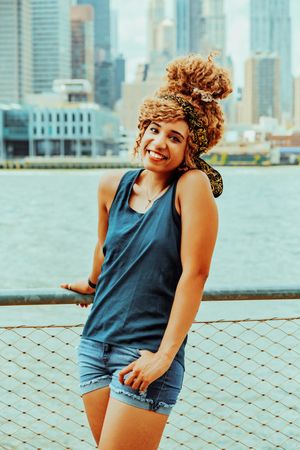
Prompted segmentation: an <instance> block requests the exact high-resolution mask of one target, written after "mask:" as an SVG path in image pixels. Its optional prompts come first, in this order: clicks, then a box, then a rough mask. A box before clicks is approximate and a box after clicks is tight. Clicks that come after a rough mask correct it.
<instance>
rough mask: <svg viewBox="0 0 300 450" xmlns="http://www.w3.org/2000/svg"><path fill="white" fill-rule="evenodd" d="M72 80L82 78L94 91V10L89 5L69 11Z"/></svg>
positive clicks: (79, 6) (75, 7) (74, 7)
mask: <svg viewBox="0 0 300 450" xmlns="http://www.w3.org/2000/svg"><path fill="white" fill-rule="evenodd" d="M71 27H72V78H83V79H86V80H88V81H89V82H90V83H91V86H92V89H94V10H93V8H92V6H91V5H76V6H72V9H71Z"/></svg>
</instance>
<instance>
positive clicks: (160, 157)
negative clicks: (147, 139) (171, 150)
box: [146, 149, 167, 161]
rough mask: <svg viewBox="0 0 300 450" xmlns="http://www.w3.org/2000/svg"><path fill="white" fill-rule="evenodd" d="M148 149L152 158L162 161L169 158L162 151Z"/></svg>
mask: <svg viewBox="0 0 300 450" xmlns="http://www.w3.org/2000/svg"><path fill="white" fill-rule="evenodd" d="M146 151H147V152H148V153H149V155H150V157H151V158H153V159H156V160H157V161H161V160H163V159H167V157H166V156H165V155H163V154H162V153H160V152H157V151H156V150H150V149H147V150H146Z"/></svg>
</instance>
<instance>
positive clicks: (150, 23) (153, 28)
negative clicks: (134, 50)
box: [147, 0, 166, 63]
mask: <svg viewBox="0 0 300 450" xmlns="http://www.w3.org/2000/svg"><path fill="white" fill-rule="evenodd" d="M165 18H166V16H165V0H148V13H147V42H148V58H149V61H150V63H151V62H152V61H153V60H155V59H156V57H157V54H158V28H159V25H160V23H161V22H162V21H163V20H164V19H165Z"/></svg>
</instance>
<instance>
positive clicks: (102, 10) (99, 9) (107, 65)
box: [77, 0, 114, 108]
mask: <svg viewBox="0 0 300 450" xmlns="http://www.w3.org/2000/svg"><path fill="white" fill-rule="evenodd" d="M77 4H79V5H85V4H90V5H91V6H92V7H93V9H94V74H95V84H94V91H95V101H96V102H97V103H98V104H100V105H103V106H106V107H108V108H112V106H113V103H114V92H113V91H114V67H113V63H112V60H111V36H110V25H111V24H110V2H109V0H77Z"/></svg>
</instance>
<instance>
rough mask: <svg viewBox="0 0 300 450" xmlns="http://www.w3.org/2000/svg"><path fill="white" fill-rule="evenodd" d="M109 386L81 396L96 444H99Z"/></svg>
mask: <svg viewBox="0 0 300 450" xmlns="http://www.w3.org/2000/svg"><path fill="white" fill-rule="evenodd" d="M109 393H110V388H109V387H108V386H107V387H104V388H101V389H96V390H95V391H92V392H88V393H87V394H84V395H83V396H82V399H83V403H84V408H85V412H86V415H87V418H88V421H89V424H90V428H91V431H92V433H93V436H94V439H95V441H96V444H97V445H98V444H99V439H100V435H101V430H102V425H103V422H104V418H105V413H106V408H107V404H108V400H109Z"/></svg>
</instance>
